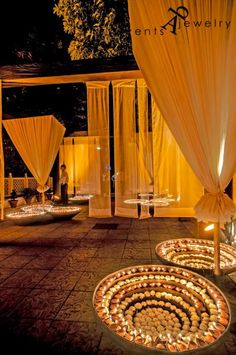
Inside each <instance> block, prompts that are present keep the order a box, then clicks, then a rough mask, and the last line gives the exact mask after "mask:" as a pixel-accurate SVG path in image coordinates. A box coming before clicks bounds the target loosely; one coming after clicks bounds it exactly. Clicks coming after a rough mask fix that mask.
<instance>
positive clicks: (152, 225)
mask: <svg viewBox="0 0 236 355" xmlns="http://www.w3.org/2000/svg"><path fill="white" fill-rule="evenodd" d="M0 230H1V233H0V300H1V301H0V317H1V321H0V328H1V331H0V334H1V336H0V341H1V345H2V348H5V349H6V350H5V352H4V355H6V354H8V353H9V354H10V353H12V351H13V350H16V349H17V350H18V351H21V353H22V354H68V355H69V354H75V353H76V354H81V353H87V354H109V355H110V354H128V353H127V352H125V351H123V350H122V349H121V348H119V346H118V345H117V344H116V343H114V342H113V341H112V340H111V339H110V338H109V337H108V335H107V334H104V333H102V329H99V326H98V325H97V323H96V318H95V315H94V312H93V308H92V295H93V291H94V288H95V286H96V285H97V283H98V282H99V281H100V280H101V279H102V278H103V277H104V276H105V275H107V274H109V273H111V272H113V271H115V270H118V269H119V268H123V267H126V266H130V265H140V264H150V263H155V264H157V263H160V261H158V260H157V257H156V256H155V246H156V244H157V242H160V241H164V240H166V239H169V238H176V237H180V236H181V237H191V236H196V224H195V222H194V220H191V219H189V220H188V221H179V220H178V219H173V218H169V219H168V218H159V219H157V218H151V219H148V220H134V219H128V218H118V217H115V218H110V219H95V218H87V211H86V208H84V210H83V212H82V213H81V214H79V215H78V217H77V218H76V219H73V220H71V221H64V222H54V223H50V224H45V225H36V226H27V227H20V226H15V225H13V224H11V222H8V221H5V222H2V223H1V224H0ZM211 280H213V282H215V283H216V284H217V286H219V287H220V288H221V289H222V290H223V291H224V294H225V295H226V297H227V298H228V301H229V302H230V305H231V311H232V326H231V332H230V333H229V334H228V335H227V336H226V338H225V342H224V344H222V345H221V346H219V347H218V348H217V355H221V354H222V355H223V354H225V355H226V354H235V353H236V336H235V331H236V328H235V322H236V273H235V275H231V277H228V276H224V277H220V278H219V279H218V280H217V281H216V280H215V279H213V277H212V279H211ZM205 353H206V352H205ZM209 354H210V352H209ZM213 354H214V352H213Z"/></svg>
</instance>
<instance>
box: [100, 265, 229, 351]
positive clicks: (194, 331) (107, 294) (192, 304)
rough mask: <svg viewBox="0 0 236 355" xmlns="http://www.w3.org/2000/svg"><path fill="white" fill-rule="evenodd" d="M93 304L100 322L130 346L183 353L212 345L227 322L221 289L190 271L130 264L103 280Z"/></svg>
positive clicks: (226, 327) (223, 332)
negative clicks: (130, 265)
mask: <svg viewBox="0 0 236 355" xmlns="http://www.w3.org/2000/svg"><path fill="white" fill-rule="evenodd" d="M93 305H94V308H95V311H96V313H97V316H98V317H99V319H100V321H101V322H102V324H103V325H104V326H105V327H106V328H107V329H109V330H110V331H111V332H112V334H115V335H116V336H117V339H120V340H122V341H123V344H125V345H126V346H127V347H132V348H133V350H135V349H136V350H137V351H140V349H142V351H145V354H146V353H147V352H149V351H150V352H153V351H154V352H158V351H163V352H165V351H167V352H185V351H191V350H196V349H197V350H201V349H205V348H206V347H207V346H213V345H214V344H215V343H216V342H217V341H218V340H219V339H220V338H221V337H222V335H223V334H225V332H226V331H227V329H228V327H229V324H230V310H229V306H228V303H227V301H226V299H225V297H224V295H223V293H222V292H221V291H220V290H219V289H218V288H217V287H216V286H215V285H214V284H213V283H211V282H210V281H208V280H207V279H205V278H203V277H202V276H200V275H198V274H195V273H193V272H192V271H188V270H184V269H181V268H177V267H171V266H163V265H162V266H161V265H144V266H133V267H129V268H126V269H122V270H119V271H117V272H115V273H113V274H111V275H109V276H107V277H106V278H104V279H103V280H102V281H101V282H100V283H99V284H98V286H97V288H96V290H95V292H94V296H93Z"/></svg>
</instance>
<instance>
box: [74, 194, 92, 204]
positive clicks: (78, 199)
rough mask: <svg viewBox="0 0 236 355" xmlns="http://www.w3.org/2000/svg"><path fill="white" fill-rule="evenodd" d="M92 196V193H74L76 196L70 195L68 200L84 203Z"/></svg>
mask: <svg viewBox="0 0 236 355" xmlns="http://www.w3.org/2000/svg"><path fill="white" fill-rule="evenodd" d="M92 197H93V195H76V196H73V197H70V198H69V201H70V202H72V203H77V204H84V203H86V202H88V201H89V200H90V199H91V198H92Z"/></svg>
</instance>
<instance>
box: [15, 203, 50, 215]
mask: <svg viewBox="0 0 236 355" xmlns="http://www.w3.org/2000/svg"><path fill="white" fill-rule="evenodd" d="M51 207H52V206H51V205H48V204H45V205H44V206H43V205H42V204H38V205H29V206H24V207H21V210H22V211H24V212H27V213H37V212H39V213H41V212H45V211H46V208H47V211H48V209H49V208H51ZM47 211H46V212H47Z"/></svg>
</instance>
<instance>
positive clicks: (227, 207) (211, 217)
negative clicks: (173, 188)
mask: <svg viewBox="0 0 236 355" xmlns="http://www.w3.org/2000/svg"><path fill="white" fill-rule="evenodd" d="M194 209H195V213H196V218H197V219H198V220H199V221H204V222H211V223H217V222H219V223H220V224H224V223H226V222H227V221H230V220H231V217H232V215H233V214H234V213H235V211H236V207H235V205H234V202H233V200H232V199H231V198H230V197H229V196H228V195H226V193H224V192H223V191H217V192H213V193H212V192H207V193H205V194H204V195H203V196H202V197H201V199H200V200H199V201H198V203H197V204H196V206H195V207H194Z"/></svg>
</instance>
